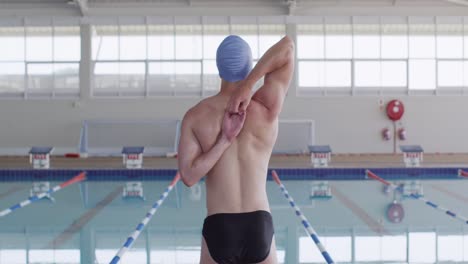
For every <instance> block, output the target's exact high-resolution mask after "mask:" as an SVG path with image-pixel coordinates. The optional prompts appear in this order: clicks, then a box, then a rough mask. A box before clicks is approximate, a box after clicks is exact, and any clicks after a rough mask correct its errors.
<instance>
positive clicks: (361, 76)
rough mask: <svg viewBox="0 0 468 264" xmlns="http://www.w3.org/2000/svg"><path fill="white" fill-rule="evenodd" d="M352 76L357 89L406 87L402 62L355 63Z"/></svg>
mask: <svg viewBox="0 0 468 264" xmlns="http://www.w3.org/2000/svg"><path fill="white" fill-rule="evenodd" d="M354 74H355V84H356V86H358V87H404V86H406V62H404V61H356V63H355V69H354Z"/></svg>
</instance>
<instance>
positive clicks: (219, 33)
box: [203, 25, 229, 59]
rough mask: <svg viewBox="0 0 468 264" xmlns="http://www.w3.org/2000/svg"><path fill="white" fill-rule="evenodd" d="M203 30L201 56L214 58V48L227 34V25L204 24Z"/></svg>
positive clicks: (215, 48) (216, 47)
mask: <svg viewBox="0 0 468 264" xmlns="http://www.w3.org/2000/svg"><path fill="white" fill-rule="evenodd" d="M203 30H204V32H203V58H205V59H216V50H217V49H218V47H219V44H221V42H222V41H223V39H224V38H225V37H226V36H228V35H229V26H228V25H204V26H203Z"/></svg>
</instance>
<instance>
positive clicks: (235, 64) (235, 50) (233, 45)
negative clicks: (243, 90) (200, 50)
mask: <svg viewBox="0 0 468 264" xmlns="http://www.w3.org/2000/svg"><path fill="white" fill-rule="evenodd" d="M216 66H218V71H219V77H221V78H222V79H224V80H226V81H228V82H237V81H240V80H243V79H245V78H246V77H247V75H248V74H249V72H250V70H252V51H251V50H250V46H249V44H248V43H247V42H245V40H243V39H242V38H240V37H239V36H235V35H230V36H228V37H226V38H225V39H224V40H223V42H221V44H220V45H219V47H218V50H217V51H216Z"/></svg>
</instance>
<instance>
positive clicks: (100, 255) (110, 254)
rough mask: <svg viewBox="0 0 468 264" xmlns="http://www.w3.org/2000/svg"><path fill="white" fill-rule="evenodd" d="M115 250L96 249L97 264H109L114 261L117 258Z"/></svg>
mask: <svg viewBox="0 0 468 264" xmlns="http://www.w3.org/2000/svg"><path fill="white" fill-rule="evenodd" d="M115 253H116V251H115V249H100V248H96V250H95V256H96V263H107V262H110V261H111V260H112V258H114V256H115Z"/></svg>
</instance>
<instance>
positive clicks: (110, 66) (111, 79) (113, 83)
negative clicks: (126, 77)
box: [94, 62, 119, 90]
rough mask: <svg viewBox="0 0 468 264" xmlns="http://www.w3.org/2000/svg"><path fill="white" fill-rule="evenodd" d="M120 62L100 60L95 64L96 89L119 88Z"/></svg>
mask: <svg viewBox="0 0 468 264" xmlns="http://www.w3.org/2000/svg"><path fill="white" fill-rule="evenodd" d="M118 87H119V64H118V63H113V62H100V63H96V65H95V66H94V88H95V89H114V90H116V89H118Z"/></svg>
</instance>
